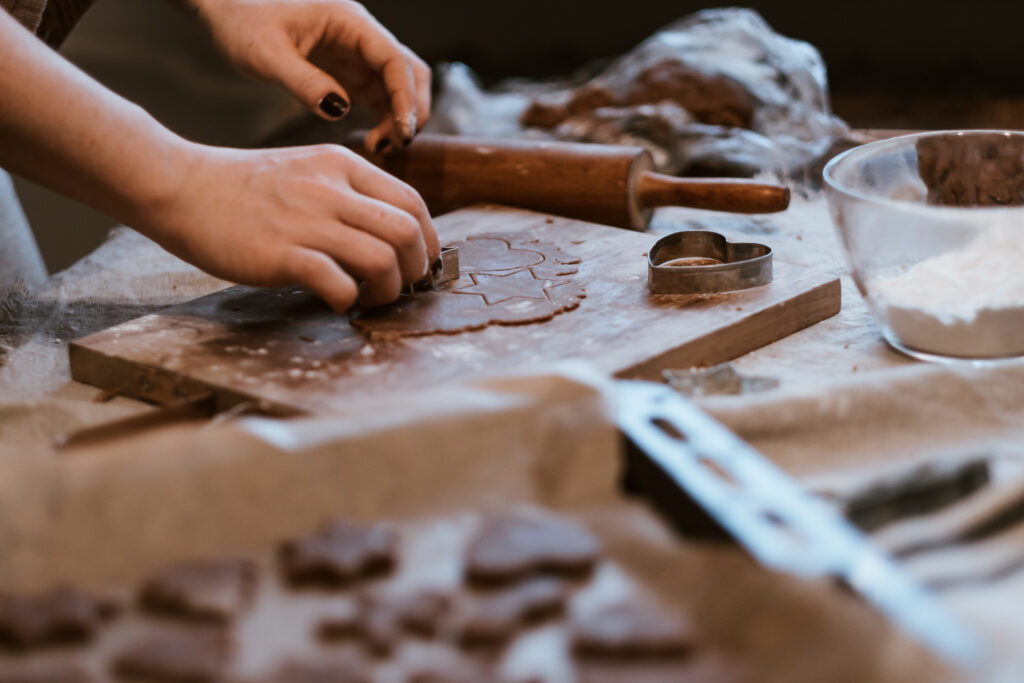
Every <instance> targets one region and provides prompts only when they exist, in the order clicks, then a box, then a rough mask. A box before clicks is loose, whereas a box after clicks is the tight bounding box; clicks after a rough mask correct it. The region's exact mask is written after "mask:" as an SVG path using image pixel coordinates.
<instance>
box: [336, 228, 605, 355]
mask: <svg viewBox="0 0 1024 683" xmlns="http://www.w3.org/2000/svg"><path fill="white" fill-rule="evenodd" d="M523 239H524V238H523V237H521V236H520V237H514V236H503V235H482V236H479V237H470V238H469V239H467V240H464V241H462V242H455V243H453V244H452V246H456V247H458V249H459V269H460V273H461V274H460V276H459V278H458V279H457V280H453V281H451V282H446V283H444V284H443V285H441V286H440V287H439V289H438V290H437V291H426V292H416V293H415V294H413V295H403V296H402V297H400V298H399V300H398V301H396V302H395V303H394V304H392V305H390V306H387V307H382V308H379V309H372V310H364V311H359V312H357V313H356V314H354V315H353V318H352V324H353V325H354V326H356V327H358V328H359V329H362V330H364V331H365V332H367V333H368V334H369V335H370V336H371V337H373V338H387V337H392V336H418V335H427V334H438V333H444V334H455V333H458V332H465V331H469V330H478V329H481V328H484V327H487V326H488V325H523V324H527V323H536V322H543V321H545V320H550V319H551V318H553V317H554V316H556V315H558V314H559V313H564V312H566V311H571V310H573V309H575V308H576V307H578V306H579V305H580V301H582V300H583V299H584V298H585V297H586V292H585V290H584V288H583V286H582V285H581V284H580V283H579V282H578V281H577V278H576V277H575V276H576V275H578V272H579V263H580V259H578V258H573V257H570V256H568V255H566V254H565V253H563V252H562V250H561V249H560V248H559V247H557V246H556V245H554V244H550V243H547V242H540V241H527V242H524V241H522V240H523Z"/></svg>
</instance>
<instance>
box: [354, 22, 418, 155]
mask: <svg viewBox="0 0 1024 683" xmlns="http://www.w3.org/2000/svg"><path fill="white" fill-rule="evenodd" d="M357 7H359V8H360V11H357V12H355V13H354V15H355V16H354V17H353V21H352V22H351V23H349V24H348V25H347V28H348V30H350V31H353V32H354V33H355V35H354V36H353V37H354V38H355V40H353V41H351V43H350V44H352V45H354V46H355V49H356V52H358V53H359V54H360V55H361V56H362V58H363V59H364V60H365V61H366V64H367V65H368V66H369V67H370V68H371V69H373V70H374V71H376V72H377V73H379V74H380V76H381V79H382V80H383V81H384V89H385V90H386V91H387V93H388V99H389V100H390V101H391V110H392V115H393V116H394V119H395V124H396V127H397V129H398V133H399V135H400V136H401V137H402V140H401V142H402V143H404V144H408V143H409V142H411V141H412V139H413V137H414V136H415V135H416V129H417V125H418V122H417V118H418V116H417V98H416V79H415V76H414V75H413V70H412V65H411V64H410V63H409V60H408V58H407V55H406V52H405V47H404V46H403V45H402V44H401V43H400V42H398V39H397V38H395V36H394V35H392V34H391V32H390V31H388V30H387V29H386V28H384V27H383V26H382V25H381V24H380V22H378V21H377V20H376V19H374V17H373V15H371V14H370V13H369V12H368V11H367V10H366V9H365V8H363V7H362V6H361V5H357Z"/></svg>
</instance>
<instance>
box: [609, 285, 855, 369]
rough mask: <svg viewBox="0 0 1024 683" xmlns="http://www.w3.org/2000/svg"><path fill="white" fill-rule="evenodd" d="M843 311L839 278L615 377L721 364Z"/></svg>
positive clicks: (631, 367)
mask: <svg viewBox="0 0 1024 683" xmlns="http://www.w3.org/2000/svg"><path fill="white" fill-rule="evenodd" d="M780 308H785V309H788V313H789V315H782V316H780V315H779V309H780ZM841 308H842V286H841V284H840V280H839V278H836V279H834V280H829V281H828V282H825V283H822V284H820V285H818V286H817V287H814V288H812V289H809V290H807V291H806V292H802V293H800V294H798V295H796V296H795V297H793V298H791V299H787V300H785V301H782V302H780V303H778V304H776V305H774V306H771V307H770V308H766V309H764V310H763V311H758V312H757V313H755V314H753V315H751V316H748V317H746V318H744V319H742V320H740V321H738V322H736V323H733V324H732V325H729V326H727V327H722V328H719V329H717V330H715V331H713V332H711V333H709V334H707V335H705V336H704V337H701V338H699V339H696V340H693V341H692V342H690V343H688V344H686V345H685V346H683V347H681V348H676V349H671V350H668V351H665V352H663V353H660V354H657V355H655V356H652V357H650V358H648V359H646V360H644V361H641V362H639V363H636V364H634V365H632V366H630V367H628V368H626V369H623V370H619V371H618V372H616V373H615V377H617V378H620V379H643V380H650V381H655V382H661V381H662V379H663V378H662V375H661V372H662V370H665V369H668V368H679V369H684V368H693V367H710V366H712V365H718V364H719V363H724V362H726V361H730V360H734V359H736V358H738V357H740V356H742V355H744V354H746V353H750V352H751V351H756V350H757V349H760V348H762V347H764V346H767V345H768V344H771V343H772V342H775V341H778V340H779V339H782V338H784V337H788V336H789V335H791V334H793V333H794V332H799V331H800V330H802V329H805V328H807V327H810V326H811V325H814V324H816V323H819V322H821V321H822V320H826V319H827V318H831V317H832V316H834V315H836V314H837V313H839V311H840V309H841ZM796 313H799V315H795V314H796ZM723 342H726V343H723Z"/></svg>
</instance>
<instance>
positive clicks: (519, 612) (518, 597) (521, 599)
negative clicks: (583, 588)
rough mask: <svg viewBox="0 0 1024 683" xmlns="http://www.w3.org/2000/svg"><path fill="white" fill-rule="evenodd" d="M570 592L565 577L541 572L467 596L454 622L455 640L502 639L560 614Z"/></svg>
mask: <svg viewBox="0 0 1024 683" xmlns="http://www.w3.org/2000/svg"><path fill="white" fill-rule="evenodd" d="M571 592H572V590H571V587H570V586H569V584H568V583H567V582H566V581H564V580H561V579H557V578H553V577H547V576H541V577H536V578H532V579H527V580H526V581H523V582H522V583H519V584H517V585H515V586H513V587H512V588H509V589H504V590H500V591H497V592H493V591H492V592H490V594H486V595H483V596H478V597H476V598H475V599H471V600H470V601H468V603H467V604H466V605H465V606H464V608H463V613H462V615H461V619H460V623H459V625H458V631H459V634H458V636H459V641H460V642H461V643H462V644H463V645H467V646H470V647H473V646H480V645H484V646H486V645H500V644H502V643H505V642H507V641H508V640H510V639H511V638H512V637H513V636H515V635H516V634H517V633H518V632H519V631H520V630H521V629H522V628H524V627H527V626H530V625H532V624H534V623H535V622H537V621H539V620H541V619H544V618H547V617H552V616H556V615H558V614H560V613H561V612H562V611H563V610H564V609H565V603H566V602H567V601H568V599H569V596H570V594H571Z"/></svg>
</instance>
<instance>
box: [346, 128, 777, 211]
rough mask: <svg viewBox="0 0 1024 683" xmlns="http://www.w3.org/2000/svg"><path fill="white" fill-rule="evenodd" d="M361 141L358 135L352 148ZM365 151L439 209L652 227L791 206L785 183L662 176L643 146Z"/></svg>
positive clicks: (422, 146) (456, 142)
mask: <svg viewBox="0 0 1024 683" xmlns="http://www.w3.org/2000/svg"><path fill="white" fill-rule="evenodd" d="M361 144H362V143H361V138H360V142H358V143H356V142H355V138H353V141H352V143H351V146H352V147H354V148H355V149H357V150H361ZM361 153H362V154H364V155H365V156H366V157H367V158H368V159H370V160H371V161H372V162H373V163H375V164H376V165H378V166H380V167H381V168H383V169H384V170H386V171H388V172H389V173H391V174H392V175H394V176H396V177H398V178H401V179H402V180H404V181H405V182H407V183H409V184H410V185H412V186H413V187H414V188H416V190H417V191H418V192H419V193H420V194H421V195H422V196H423V199H424V200H425V201H426V203H427V206H428V207H429V208H430V211H431V213H432V214H434V215H438V214H441V213H446V212H448V211H454V210H455V209H459V208H462V207H464V206H468V205H470V204H476V203H480V202H493V203H496V204H506V205H508V206H515V207H520V208H524V209H532V210H534V211H542V212H545V213H552V214H556V215H559V216H566V217H568V218H575V219H579V220H584V221H589V222H592V223H602V224H604V225H613V226H616V227H620V228H630V229H633V230H644V229H646V228H647V224H648V222H649V221H650V218H651V213H652V211H653V210H654V209H655V208H657V207H659V206H686V207H691V208H697V209H711V210H715V211H731V212H735V213H771V212H775V211H783V210H785V209H786V207H787V206H789V188H786V187H783V186H781V185H772V184H769V183H755V182H750V181H748V180H743V179H731V178H676V177H673V176H669V175H664V174H662V173H656V172H655V171H654V160H653V158H652V157H651V155H650V153H648V152H647V151H646V150H644V149H642V148H640V147H619V146H613V145H597V144H580V143H571V142H553V141H538V140H518V139H481V138H471V137H461V136H450V135H431V134H422V135H419V136H418V137H417V138H416V140H414V141H413V143H412V144H411V145H409V147H407V148H406V149H403V150H396V151H394V152H391V153H388V154H369V153H367V152H365V151H361Z"/></svg>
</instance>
